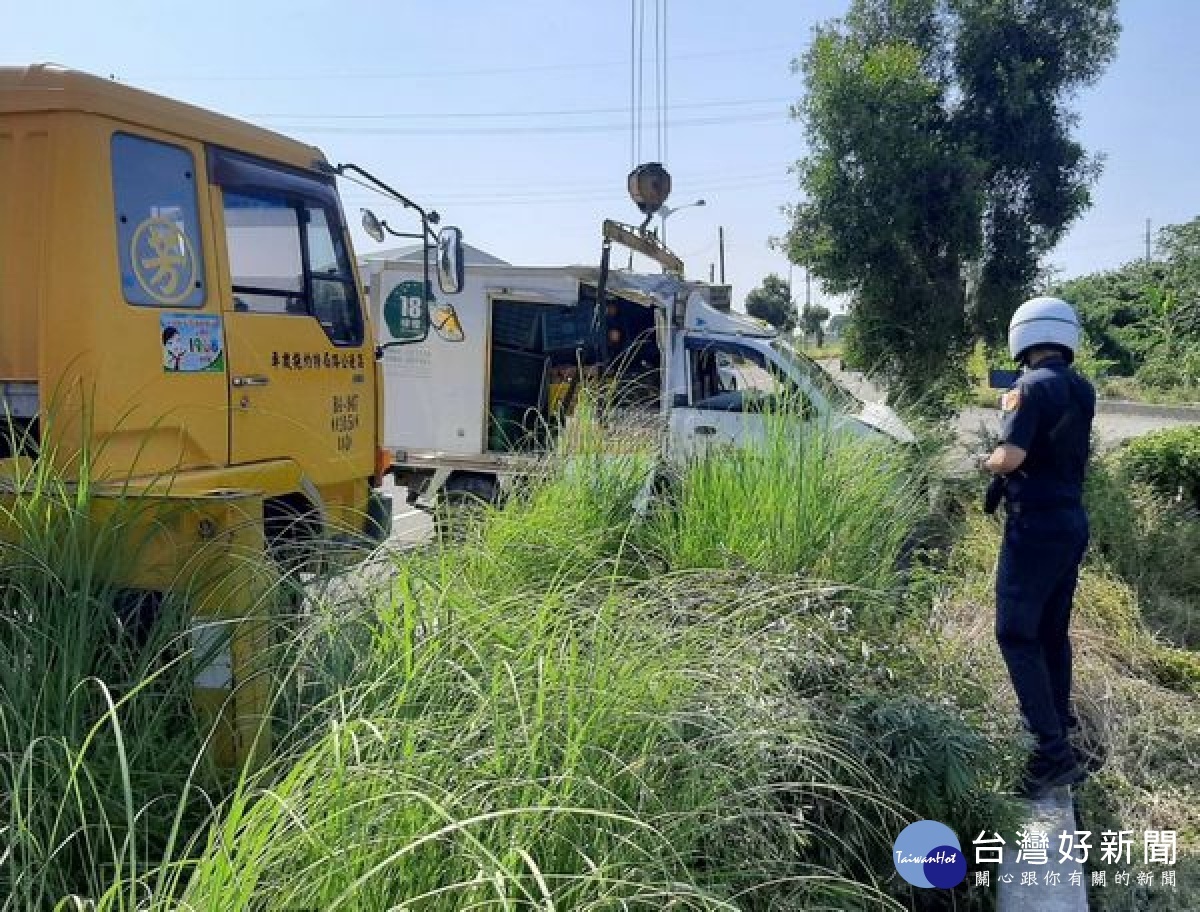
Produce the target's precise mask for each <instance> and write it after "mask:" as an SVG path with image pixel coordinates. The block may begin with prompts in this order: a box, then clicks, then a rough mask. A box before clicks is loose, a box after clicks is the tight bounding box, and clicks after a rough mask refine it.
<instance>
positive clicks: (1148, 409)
mask: <svg viewBox="0 0 1200 912" xmlns="http://www.w3.org/2000/svg"><path fill="white" fill-rule="evenodd" d="M975 408H978V409H984V410H986V411H989V412H997V413H998V412H999V411H1000V409H999V408H998V407H997V406H994V405H981V404H976V405H975ZM1096 413H1097V414H1099V415H1130V416H1132V417H1137V418H1162V419H1164V420H1166V421H1182V422H1195V423H1196V424H1200V406H1197V405H1151V404H1149V403H1146V402H1126V401H1124V400H1122V399H1097V400H1096Z"/></svg>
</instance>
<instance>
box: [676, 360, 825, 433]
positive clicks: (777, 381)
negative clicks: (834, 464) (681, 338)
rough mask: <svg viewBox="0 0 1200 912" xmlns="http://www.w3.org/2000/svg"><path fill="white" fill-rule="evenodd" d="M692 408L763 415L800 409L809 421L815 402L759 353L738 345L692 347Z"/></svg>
mask: <svg viewBox="0 0 1200 912" xmlns="http://www.w3.org/2000/svg"><path fill="white" fill-rule="evenodd" d="M688 368H689V374H690V378H691V392H692V407H693V408H697V409H703V410H706V411H721V412H760V411H774V410H775V409H778V408H785V407H786V408H796V409H798V410H799V412H800V413H801V415H802V416H803V417H805V418H808V417H810V416H811V415H812V413H813V407H812V403H811V401H810V400H809V398H808V397H807V396H805V395H804V393H803V392H801V391H800V390H798V389H796V388H795V387H794V386H793V385H791V384H789V383H787V382H786V381H785V380H784V379H783V378H782V377H780V376H779V375H778V374H777V373H776V372H775V371H773V370H771V368H770V365H769V364H768V363H767V360H766V358H764V357H763V356H762V355H761V354H759V353H758V352H754V351H751V350H748V349H743V348H740V347H736V346H725V345H711V346H696V347H692V346H689V349H688Z"/></svg>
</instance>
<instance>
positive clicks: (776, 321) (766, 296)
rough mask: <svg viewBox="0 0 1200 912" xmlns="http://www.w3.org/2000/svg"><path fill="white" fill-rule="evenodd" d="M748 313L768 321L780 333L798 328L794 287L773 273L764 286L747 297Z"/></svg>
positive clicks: (764, 281) (767, 277)
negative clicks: (793, 293)
mask: <svg viewBox="0 0 1200 912" xmlns="http://www.w3.org/2000/svg"><path fill="white" fill-rule="evenodd" d="M746 313H748V314H750V316H752V317H758V318H759V319H760V320H766V321H767V322H768V323H770V324H771V325H772V326H774V327H775V328H776V329H778V330H779V331H780V332H791V331H792V330H793V329H795V328H796V319H797V314H796V305H795V304H793V303H792V287H791V286H790V285H789V284H788V283H787V282H785V281H784V280H783V279H782V278H781V277H780V276H777V275H775V274H774V273H771V274H770V275H768V276H766V277H765V278H764V279H763V281H762V285H761V286H759V287H758V288H755V289H754V290H753V291H751V292H750V294H748V295H746Z"/></svg>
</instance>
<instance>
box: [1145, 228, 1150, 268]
mask: <svg viewBox="0 0 1200 912" xmlns="http://www.w3.org/2000/svg"><path fill="white" fill-rule="evenodd" d="M1146 265H1147V266H1149V265H1150V219H1146Z"/></svg>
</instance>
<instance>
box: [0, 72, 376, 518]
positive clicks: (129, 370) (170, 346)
mask: <svg viewBox="0 0 1200 912" xmlns="http://www.w3.org/2000/svg"><path fill="white" fill-rule="evenodd" d="M334 171H335V169H333V168H332V167H331V166H330V165H329V163H328V162H327V161H326V160H325V157H324V156H323V155H322V153H321V151H320V150H318V149H316V148H314V147H311V146H307V145H304V144H302V143H299V142H296V141H293V140H291V139H288V138H286V137H283V136H280V135H277V134H275V133H272V132H269V131H267V130H263V129H260V128H257V127H254V126H251V125H249V124H246V123H242V122H239V121H237V120H233V119H231V118H228V117H224V116H221V115H218V114H215V113H211V112H209V111H205V110H201V109H199V108H196V107H192V106H190V105H187V104H183V103H180V102H177V101H173V100H170V99H167V98H163V97H160V96H157V95H153V94H150V93H148V92H143V91H139V90H136V89H133V88H130V87H127V86H124V85H121V84H119V83H116V82H112V81H109V80H105V79H100V78H97V77H94V76H90V75H86V74H83V73H79V72H75V71H71V70H67V69H63V68H59V67H55V66H31V67H28V68H0V399H2V401H0V432H2V433H0V437H3V439H2V440H0V461H2V460H12V459H16V458H21V457H22V456H23V455H32V453H33V451H40V452H41V453H42V454H43V457H44V458H47V457H48V458H52V459H54V460H55V463H56V468H57V469H58V471H60V472H61V473H63V474H64V475H65V476H66V477H67V478H69V479H70V478H73V477H75V474H76V473H78V472H79V467H80V465H81V464H83V463H84V462H85V460H83V459H81V454H83V453H85V452H86V453H87V454H88V458H87V460H86V463H87V464H88V465H89V467H90V468H89V471H90V473H91V475H92V476H93V477H94V478H95V479H97V480H100V481H105V480H108V481H114V482H121V483H127V482H130V481H132V482H133V483H134V484H135V485H140V484H144V485H145V486H146V490H162V489H169V490H170V491H171V492H172V493H179V492H182V493H184V494H193V493H194V494H196V495H204V494H207V493H210V492H218V491H222V490H230V489H237V490H254V491H257V492H260V493H261V495H262V497H263V504H264V508H263V512H264V522H265V530H266V533H267V537H268V540H270V539H271V538H277V539H278V538H279V537H281V536H282V537H284V538H286V537H287V536H289V535H292V536H293V537H294V536H304V537H308V536H312V537H314V538H318V539H337V538H341V537H357V536H361V535H362V534H363V533H366V534H368V535H369V536H371V537H372V538H378V537H380V536H382V535H384V534H386V532H387V531H388V528H389V525H390V523H389V514H390V504H387V503H386V502H385V501H384V500H383V499H382V498H381V497H380V496H379V495H378V493H377V492H376V491H375V483H376V481H377V480H378V475H379V472H380V471H381V468H380V466H379V465H378V462H379V454H380V449H379V445H380V426H379V414H380V405H379V395H380V393H379V389H380V384H379V379H378V371H377V361H376V346H375V334H374V332H373V329H372V326H371V323H370V316H369V314H368V311H367V309H366V308H365V307H364V296H363V294H362V290H361V286H360V283H359V278H358V275H357V272H356V263H355V257H354V256H353V254H352V250H351V245H350V238H349V234H348V231H347V228H346V222H345V219H344V216H343V212H342V208H341V205H340V202H339V198H338V195H337V190H336V186H335V178H334ZM14 449H26V450H27V451H29V452H27V453H25V454H22V453H19V452H14ZM0 465H2V462H0Z"/></svg>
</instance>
